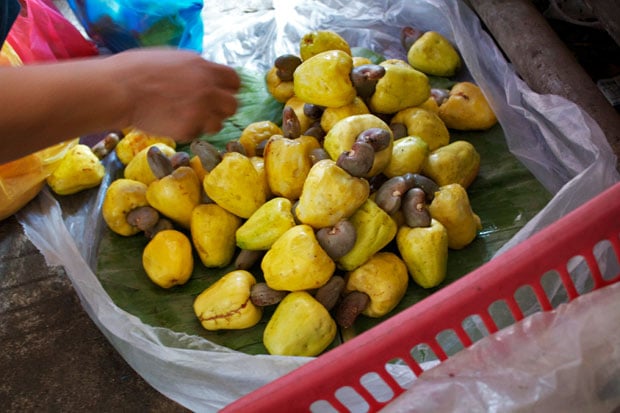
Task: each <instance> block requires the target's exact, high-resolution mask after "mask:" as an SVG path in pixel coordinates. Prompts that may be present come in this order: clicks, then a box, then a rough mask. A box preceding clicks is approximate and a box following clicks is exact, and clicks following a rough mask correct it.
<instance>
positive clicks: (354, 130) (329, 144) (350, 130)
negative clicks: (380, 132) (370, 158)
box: [323, 113, 394, 178]
mask: <svg viewBox="0 0 620 413" xmlns="http://www.w3.org/2000/svg"><path fill="white" fill-rule="evenodd" d="M371 128H381V129H384V130H386V131H389V132H390V142H389V145H388V146H387V147H386V148H385V149H382V150H380V151H378V152H376V153H375V160H374V162H373V164H372V168H371V169H370V171H369V172H368V174H366V177H367V178H370V177H372V176H375V175H378V174H379V173H381V172H383V170H384V169H385V168H386V167H387V165H388V163H390V158H391V156H392V146H393V145H394V135H393V134H392V130H391V129H390V127H389V126H388V124H387V123H385V122H384V121H383V120H381V118H379V117H378V116H376V115H373V114H369V113H367V114H361V115H351V116H347V117H346V118H344V119H342V120H340V121H339V122H337V123H336V124H335V125H333V126H332V128H331V129H330V130H329V132H327V134H326V135H325V139H324V141H323V148H324V149H325V151H327V153H328V154H329V156H330V157H331V158H332V159H333V160H337V159H338V157H339V156H340V154H341V153H342V152H346V151H348V150H350V149H351V147H352V146H353V144H354V143H355V141H356V139H357V137H358V135H359V134H360V133H362V132H364V131H365V130H366V129H371Z"/></svg>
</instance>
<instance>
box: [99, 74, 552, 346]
mask: <svg viewBox="0 0 620 413" xmlns="http://www.w3.org/2000/svg"><path fill="white" fill-rule="evenodd" d="M239 73H240V76H241V79H242V83H243V87H242V90H241V92H240V94H239V99H240V108H239V111H238V113H237V114H235V115H234V116H233V117H232V118H230V119H229V120H227V121H226V122H225V125H224V127H223V129H222V131H221V132H219V133H218V134H217V135H214V136H205V137H204V139H207V140H209V141H211V142H213V143H214V144H216V146H219V147H223V145H224V144H225V143H226V142H227V141H229V140H231V139H237V138H238V137H239V135H240V133H241V131H242V130H243V128H245V126H247V125H248V124H250V123H252V122H255V121H262V120H272V121H274V122H276V123H279V122H281V114H282V104H281V103H279V102H277V101H275V100H274V99H273V98H271V96H270V95H269V94H268V92H267V91H266V88H265V85H264V78H263V75H262V74H257V73H251V72H248V71H245V70H242V69H239ZM457 139H462V140H466V141H469V142H471V143H472V144H473V145H474V146H475V147H476V149H477V150H478V152H479V153H480V156H481V166H480V172H479V175H478V177H477V178H476V180H475V181H474V183H473V184H472V185H471V186H470V187H469V188H468V194H469V197H470V202H471V205H472V208H473V210H474V212H476V213H477V214H478V215H479V216H480V218H481V221H482V226H483V228H482V230H481V231H479V233H478V236H477V238H476V239H475V240H474V241H473V242H472V243H471V244H470V245H469V246H467V247H466V248H464V249H462V250H458V251H456V250H455V251H452V250H451V251H450V252H449V255H448V276H447V279H446V280H445V281H444V282H443V283H442V284H441V285H440V286H438V287H436V288H432V289H422V288H421V287H418V286H417V285H416V284H414V283H413V281H411V282H410V283H409V287H408V290H407V293H406V295H405V297H404V298H403V300H402V301H401V302H400V304H399V305H398V306H397V308H395V309H394V310H393V311H392V312H391V313H390V314H388V315H387V316H385V317H383V318H381V319H371V318H368V317H365V316H360V317H359V318H358V320H357V322H356V325H355V326H354V327H353V329H352V330H349V331H347V332H345V334H344V335H342V334H341V335H339V336H338V337H337V338H336V339H335V340H334V342H333V343H332V344H331V346H330V348H332V347H333V346H337V345H338V344H340V343H342V342H343V340H344V339H345V337H348V336H350V335H352V334H357V333H360V332H362V331H365V330H367V329H369V328H372V327H373V326H376V325H377V324H379V323H380V322H381V321H382V320H384V319H385V318H387V317H392V316H394V315H395V314H397V313H398V312H400V311H402V310H403V309H405V308H407V307H409V306H411V305H412V304H414V303H416V302H418V301H420V300H422V299H424V298H425V297H428V296H429V295H431V294H433V293H434V292H435V291H437V289H439V288H442V287H444V286H446V285H448V284H449V283H451V282H453V281H455V280H457V279H459V278H460V277H462V276H464V275H466V274H467V273H468V272H470V271H472V270H474V269H476V268H477V267H479V266H480V265H482V264H483V263H485V262H487V261H489V260H490V259H491V258H492V256H493V255H494V254H495V252H497V250H498V249H499V248H500V247H501V246H502V245H503V244H504V243H505V242H506V241H508V240H509V239H510V238H511V237H512V236H513V235H514V234H515V233H516V232H517V231H518V230H519V229H520V228H521V227H522V226H523V225H525V224H526V223H527V222H528V221H529V220H530V219H531V218H532V217H533V216H534V215H535V214H536V213H538V211H540V210H541V209H542V208H543V207H544V206H545V205H546V204H547V202H548V201H549V200H550V199H551V194H549V193H548V192H547V191H546V190H545V188H544V187H543V186H542V185H541V184H540V183H539V182H538V181H537V180H536V179H535V178H534V176H533V175H532V174H531V173H530V172H529V171H528V170H527V169H526V168H525V167H524V166H523V165H522V164H521V163H520V162H519V161H518V160H517V159H516V158H515V157H514V156H513V155H512V154H511V153H510V152H509V150H508V148H507V146H506V142H505V139H504V133H503V130H502V128H501V126H500V125H496V126H495V127H493V128H491V129H490V130H488V131H484V132H468V133H463V132H456V131H452V133H451V140H452V141H454V140H457ZM179 149H180V150H185V151H189V148H188V147H180V148H179ZM105 231H106V232H105V233H104V234H103V235H102V240H101V242H100V244H99V250H98V258H97V270H96V272H97V276H98V277H99V279H100V281H101V283H102V285H103V287H104V289H105V290H106V291H107V293H108V294H109V295H110V297H111V298H112V300H113V301H114V302H115V303H116V304H117V305H118V306H119V307H121V308H123V309H124V310H125V311H127V312H129V313H131V314H133V315H135V316H137V317H139V318H140V319H141V320H142V321H143V322H145V323H147V324H149V325H152V326H157V327H166V328H169V329H171V330H173V331H177V332H183V333H187V334H192V335H198V336H202V337H204V338H206V339H208V340H210V341H212V342H214V343H217V344H220V345H223V346H226V347H229V348H231V349H234V350H238V351H241V352H244V353H248V354H267V351H266V349H265V347H264V345H263V343H262V336H263V330H264V328H265V325H266V323H267V321H268V320H269V318H270V316H271V314H272V313H273V311H274V310H275V308H274V307H273V306H272V307H267V308H265V310H264V314H263V319H262V321H261V322H260V323H259V324H258V325H256V326H255V327H252V328H249V329H245V330H238V331H234V330H233V331H218V332H210V331H207V330H205V329H204V328H202V326H201V325H200V323H199V322H198V319H197V318H196V316H195V314H194V312H193V307H192V305H193V301H194V298H195V297H196V296H197V295H198V294H200V293H201V292H202V291H203V290H204V289H205V288H207V287H208V286H210V285H211V284H212V283H213V282H215V281H216V280H217V279H218V278H219V277H221V276H222V275H224V274H225V273H226V272H228V271H230V270H231V269H232V265H231V266H229V267H226V268H220V269H207V268H205V267H204V266H203V265H202V264H201V263H200V260H199V258H198V256H197V255H195V256H194V260H195V266H194V272H193V274H192V277H191V279H190V281H189V282H188V283H187V284H185V285H183V286H177V287H174V288H172V289H170V290H164V289H162V288H160V287H158V286H156V285H155V284H153V283H152V282H151V281H150V280H149V279H148V277H147V275H146V273H145V272H144V270H143V268H142V250H143V249H144V247H145V246H146V244H147V242H148V240H147V238H146V237H144V236H142V235H136V236H133V237H122V236H119V235H116V234H114V233H113V232H111V231H109V230H107V229H106V230H105ZM387 248H388V249H393V250H394V248H395V247H394V245H393V244H392V245H389V246H388V247H387ZM257 267H258V266H257ZM252 272H253V273H254V274H255V276H256V277H257V278H258V279H260V278H261V277H262V275H261V274H260V269H259V268H255V269H252Z"/></svg>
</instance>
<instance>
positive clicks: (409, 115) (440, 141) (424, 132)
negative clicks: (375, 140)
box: [390, 107, 450, 151]
mask: <svg viewBox="0 0 620 413" xmlns="http://www.w3.org/2000/svg"><path fill="white" fill-rule="evenodd" d="M395 123H402V124H404V125H405V126H406V127H407V134H408V135H410V136H418V137H420V138H422V139H424V141H425V142H426V143H427V144H428V148H429V150H431V151H434V150H435V149H437V148H440V147H442V146H445V145H447V144H448V143H450V131H449V130H448V128H447V127H446V125H445V124H444V123H443V121H442V120H441V118H440V117H439V115H438V114H437V113H436V112H433V111H430V110H426V109H423V108H421V107H413V108H407V109H403V110H401V111H399V112H398V113H396V115H394V117H393V118H392V120H391V121H390V124H392V125H393V124H395Z"/></svg>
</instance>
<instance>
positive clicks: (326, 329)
mask: <svg viewBox="0 0 620 413" xmlns="http://www.w3.org/2000/svg"><path fill="white" fill-rule="evenodd" d="M336 332H337V327H336V322H335V321H334V320H333V319H332V317H331V316H330V314H329V312H328V311H327V309H326V308H325V307H324V306H323V304H321V303H319V302H318V301H317V300H316V299H315V298H314V297H312V296H311V295H310V294H308V293H307V292H305V291H295V292H291V293H289V294H287V295H286V297H284V298H283V299H282V301H281V302H280V303H279V304H278V306H277V307H276V310H275V312H274V313H273V315H272V316H271V318H270V319H269V322H268V323H267V326H266V327H265V331H264V333H263V343H264V344H265V347H266V348H267V351H268V352H269V354H272V355H280V356H308V357H312V356H317V355H319V354H320V353H322V352H323V351H324V350H325V349H326V348H327V347H328V346H329V345H330V344H331V342H332V341H334V338H336Z"/></svg>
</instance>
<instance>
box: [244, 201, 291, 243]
mask: <svg viewBox="0 0 620 413" xmlns="http://www.w3.org/2000/svg"><path fill="white" fill-rule="evenodd" d="M292 208H293V204H292V202H291V201H290V200H289V199H288V198H284V197H276V198H273V199H270V200H269V201H267V202H265V203H264V204H263V205H262V206H261V207H260V208H258V209H257V210H256V211H255V212H254V213H253V214H252V216H251V217H250V218H248V219H247V220H246V221H245V222H244V223H243V225H241V226H240V227H239V228H238V229H237V231H236V233H235V239H236V243H237V246H238V247H239V248H241V249H243V250H268V249H269V248H271V246H272V245H273V243H274V242H276V240H277V239H278V238H280V236H281V235H282V234H284V233H285V232H286V231H288V230H289V229H290V228H292V227H294V226H295V217H294V216H293V211H292Z"/></svg>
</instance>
